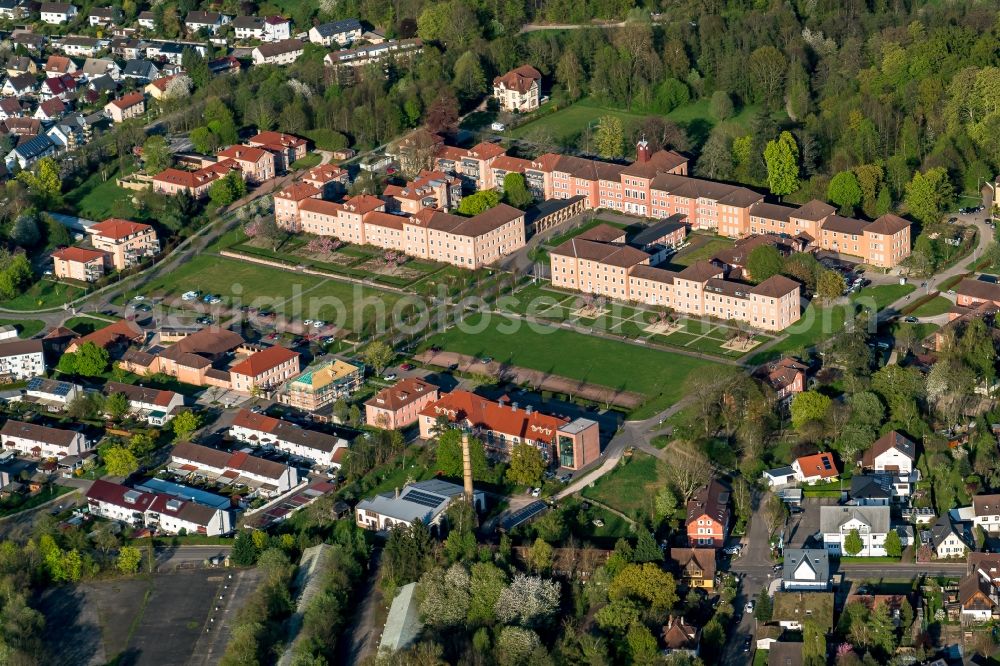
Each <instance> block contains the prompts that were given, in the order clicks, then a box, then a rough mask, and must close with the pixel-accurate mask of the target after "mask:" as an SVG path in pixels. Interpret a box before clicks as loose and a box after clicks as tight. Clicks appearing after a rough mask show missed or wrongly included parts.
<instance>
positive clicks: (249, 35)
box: [232, 16, 264, 41]
mask: <svg viewBox="0 0 1000 666" xmlns="http://www.w3.org/2000/svg"><path fill="white" fill-rule="evenodd" d="M232 26H233V36H234V37H236V39H238V40H241V41H242V40H248V39H260V40H262V39H264V19H262V18H261V17H259V16H237V17H236V18H234V19H233V22H232Z"/></svg>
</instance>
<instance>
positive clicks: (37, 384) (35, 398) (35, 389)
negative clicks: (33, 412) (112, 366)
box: [22, 377, 83, 412]
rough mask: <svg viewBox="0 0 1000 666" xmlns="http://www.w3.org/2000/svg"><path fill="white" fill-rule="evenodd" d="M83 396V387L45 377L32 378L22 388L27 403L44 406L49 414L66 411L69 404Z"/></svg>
mask: <svg viewBox="0 0 1000 666" xmlns="http://www.w3.org/2000/svg"><path fill="white" fill-rule="evenodd" d="M81 395H83V387H82V386H80V385H79V384H73V383H71V382H62V381H56V380H54V379H46V378H45V377H32V378H31V379H29V380H28V385H27V386H25V387H24V398H22V400H24V401H27V402H35V403H39V404H42V405H45V406H46V407H47V408H48V410H49V411H50V412H53V411H61V410H63V409H66V406H67V405H69V403H71V402H73V400H75V399H76V398H78V397H80V396H81Z"/></svg>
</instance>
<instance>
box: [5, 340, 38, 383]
mask: <svg viewBox="0 0 1000 666" xmlns="http://www.w3.org/2000/svg"><path fill="white" fill-rule="evenodd" d="M43 374H45V354H44V350H43V348H42V341H41V340H14V341H6V340H4V341H2V342H0V381H2V382H5V383H6V382H17V381H21V380H23V379H29V378H31V377H34V376H36V375H43Z"/></svg>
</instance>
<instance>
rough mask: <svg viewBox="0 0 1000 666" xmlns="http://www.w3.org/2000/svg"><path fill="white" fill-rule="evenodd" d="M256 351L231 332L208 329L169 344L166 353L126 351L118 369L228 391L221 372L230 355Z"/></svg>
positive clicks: (225, 373) (228, 382)
mask: <svg viewBox="0 0 1000 666" xmlns="http://www.w3.org/2000/svg"><path fill="white" fill-rule="evenodd" d="M164 337H165V336H164V332H163V331H161V332H160V342H161V343H163V342H167V340H165V339H164ZM258 349H259V347H256V346H250V345H247V344H246V343H245V342H244V341H243V338H242V337H241V336H240V335H238V334H237V333H234V332H233V331H229V330H226V329H222V328H218V327H208V328H203V329H200V330H198V331H195V332H193V333H190V334H187V335H184V336H183V337H181V338H180V339H179V340H176V341H175V342H173V344H168V345H167V347H166V349H160V348H157V349H154V350H151V351H150V352H143V351H138V350H134V349H133V350H129V351H128V352H127V353H126V354H125V355H124V356H123V357H122V361H121V365H122V367H123V368H124V369H126V370H128V371H129V372H132V373H135V374H137V375H140V376H143V377H146V376H149V375H153V374H156V373H158V372H162V373H164V374H166V375H169V376H171V377H174V378H176V379H177V381H179V382H182V383H184V384H192V385H194V386H214V387H217V388H222V389H226V390H228V389H230V388H231V386H232V377H231V376H230V373H229V370H228V369H225V368H226V366H227V364H228V362H229V361H230V360H231V356H232V355H233V354H234V353H236V354H254V353H256V352H257V350H258Z"/></svg>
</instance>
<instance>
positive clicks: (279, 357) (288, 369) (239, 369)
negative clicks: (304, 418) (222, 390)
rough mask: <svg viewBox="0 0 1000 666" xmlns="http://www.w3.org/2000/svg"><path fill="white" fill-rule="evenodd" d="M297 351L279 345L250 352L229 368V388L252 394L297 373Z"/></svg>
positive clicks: (272, 386) (271, 386)
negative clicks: (230, 381)
mask: <svg viewBox="0 0 1000 666" xmlns="http://www.w3.org/2000/svg"><path fill="white" fill-rule="evenodd" d="M299 369H300V368H299V353H298V352H296V351H292V350H291V349H286V348H284V347H282V346H280V345H275V346H273V347H268V348H267V349H264V350H263V351H259V352H257V353H256V354H251V355H250V356H248V357H247V358H245V359H244V360H243V361H241V362H239V363H237V364H236V365H234V366H233V367H231V368H229V374H230V376H231V378H232V384H231V389H232V390H233V391H239V392H241V393H248V394H252V393H254V391H256V390H258V389H263V390H270V389H273V388H275V387H277V386H278V385H279V384H282V383H284V382H285V381H287V380H288V379H290V378H291V377H293V376H295V375H297V374H298V373H299Z"/></svg>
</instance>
